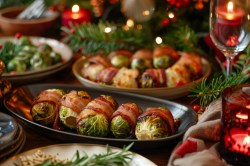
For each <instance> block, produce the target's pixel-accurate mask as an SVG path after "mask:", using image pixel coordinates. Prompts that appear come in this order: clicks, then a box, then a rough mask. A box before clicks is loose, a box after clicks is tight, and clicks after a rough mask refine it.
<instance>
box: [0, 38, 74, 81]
mask: <svg viewBox="0 0 250 166" xmlns="http://www.w3.org/2000/svg"><path fill="white" fill-rule="evenodd" d="M0 44H1V46H2V48H1V50H0V57H1V59H2V60H3V62H4V64H5V71H4V73H3V75H2V77H3V78H5V79H7V80H8V81H10V82H11V83H18V84H20V83H29V82H34V81H37V80H41V79H42V78H44V77H46V76H48V75H51V74H54V73H56V72H58V71H60V70H63V69H64V68H66V67H67V66H69V65H70V64H71V62H72V60H73V52H72V50H71V49H70V48H69V47H68V46H67V45H66V44H64V43H62V42H60V41H58V40H55V39H50V38H44V37H34V36H22V37H20V38H15V37H1V38H0Z"/></svg>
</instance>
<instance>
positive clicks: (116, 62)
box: [110, 55, 130, 68]
mask: <svg viewBox="0 0 250 166" xmlns="http://www.w3.org/2000/svg"><path fill="white" fill-rule="evenodd" d="M110 62H111V64H112V65H113V66H114V67H117V68H121V67H129V63H130V62H129V57H127V56H123V55H116V56H113V57H112V58H111V59H110Z"/></svg>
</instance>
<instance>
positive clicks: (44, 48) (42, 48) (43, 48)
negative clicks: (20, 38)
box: [38, 43, 53, 54]
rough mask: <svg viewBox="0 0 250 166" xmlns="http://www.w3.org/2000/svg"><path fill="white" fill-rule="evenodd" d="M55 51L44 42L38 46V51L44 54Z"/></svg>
mask: <svg viewBox="0 0 250 166" xmlns="http://www.w3.org/2000/svg"><path fill="white" fill-rule="evenodd" d="M52 51H53V48H52V47H51V46H50V45H48V44H47V43H42V44H41V45H39V46H38V52H40V53H43V54H50V53H51V52H52Z"/></svg>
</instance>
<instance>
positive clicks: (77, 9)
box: [72, 5, 80, 13]
mask: <svg viewBox="0 0 250 166" xmlns="http://www.w3.org/2000/svg"><path fill="white" fill-rule="evenodd" d="M79 10H80V7H79V6H78V5H73V6H72V12H73V13H77V12H79Z"/></svg>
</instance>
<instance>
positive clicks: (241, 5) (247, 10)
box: [209, 0, 250, 76]
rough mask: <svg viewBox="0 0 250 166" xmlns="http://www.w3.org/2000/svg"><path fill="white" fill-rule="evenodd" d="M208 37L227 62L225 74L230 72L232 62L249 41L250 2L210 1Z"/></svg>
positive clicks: (242, 0)
mask: <svg viewBox="0 0 250 166" xmlns="http://www.w3.org/2000/svg"><path fill="white" fill-rule="evenodd" d="M209 25H210V36H211V39H212V41H213V43H214V44H215V45H216V47H217V48H218V49H219V50H220V51H221V52H222V53H223V54H224V56H225V57H226V61H227V67H226V74H227V76H229V75H230V72H231V71H232V60H233V59H234V57H235V56H236V55H238V53H239V52H241V51H243V50H244V49H245V48H246V47H247V45H248V44H249V40H250V0H211V1H210V16H209Z"/></svg>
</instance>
